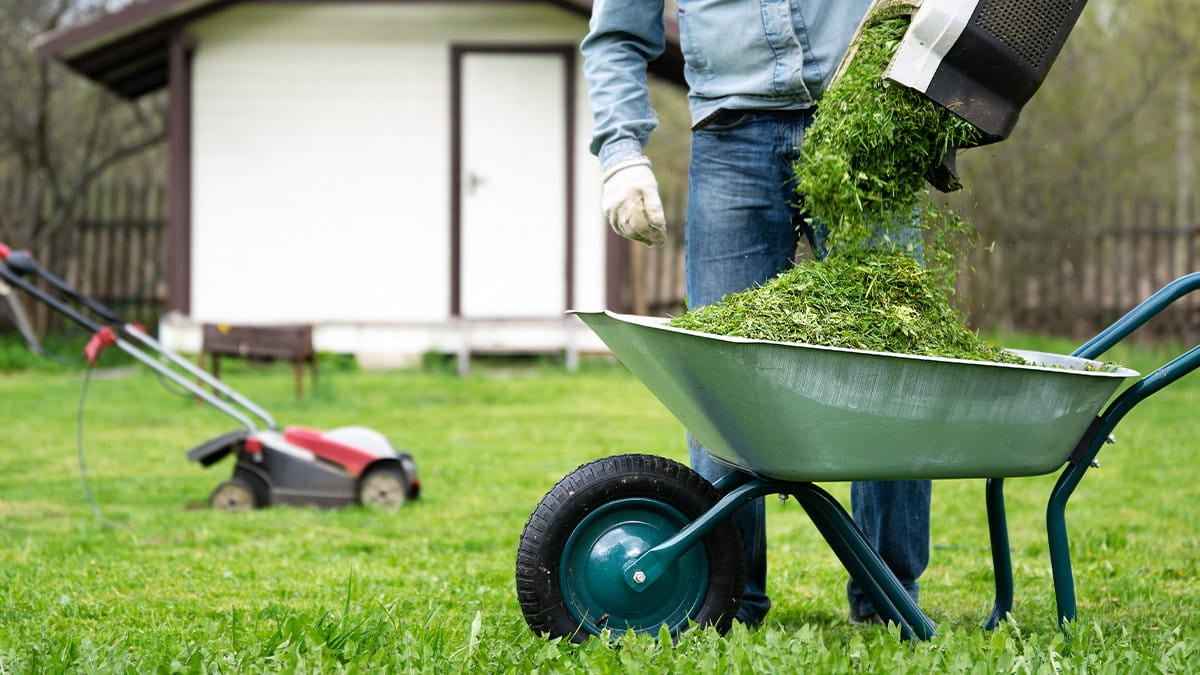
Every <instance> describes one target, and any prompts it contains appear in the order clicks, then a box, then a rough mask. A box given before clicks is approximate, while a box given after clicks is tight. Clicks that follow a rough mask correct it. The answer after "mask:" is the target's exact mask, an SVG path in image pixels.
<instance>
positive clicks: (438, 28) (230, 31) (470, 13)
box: [190, 3, 605, 351]
mask: <svg viewBox="0 0 1200 675" xmlns="http://www.w3.org/2000/svg"><path fill="white" fill-rule="evenodd" d="M585 30H586V22H585V21H584V20H583V19H582V18H580V17H576V16H573V15H570V14H568V13H566V12H564V11H562V10H558V9H557V8H554V7H552V6H549V5H546V6H538V5H530V4H521V5H513V6H507V7H506V6H489V5H479V4H465V5H462V6H455V5H447V4H441V3H439V4H430V5H422V4H408V3H398V4H388V3H366V4H355V5H349V4H342V3H336V4H334V3H330V4H306V3H301V4H297V5H283V4H275V3H269V4H245V5H238V6H235V7H233V8H231V9H229V10H227V11H224V12H221V13H219V14H217V15H214V16H213V17H210V18H207V19H204V20H202V21H200V22H197V23H196V24H194V25H193V26H191V28H190V32H191V36H192V38H193V40H194V44H195V45H196V49H195V55H194V61H193V91H192V100H193V111H192V124H193V141H192V149H193V168H192V172H193V192H192V204H193V213H192V316H191V319H192V321H194V322H196V323H202V322H225V323H257V324H263V323H277V322H311V323H316V324H318V325H320V326H323V327H324V328H325V330H324V331H323V332H322V331H320V330H319V331H318V335H317V338H318V341H319V342H320V341H321V340H322V335H324V336H326V337H325V338H324V339H325V341H326V344H318V348H320V349H331V350H338V351H358V350H360V349H362V348H364V345H366V344H368V343H371V344H375V343H378V342H379V341H380V339H382V338H381V337H380V336H382V335H391V334H394V333H395V332H396V330H397V326H403V325H406V324H411V325H412V326H413V331H410V332H412V334H411V335H409V336H408V337H407V338H405V339H390V340H387V339H384V340H383V341H384V342H385V343H388V344H394V345H396V346H397V348H402V349H404V350H412V349H416V350H417V351H421V350H423V349H427V348H437V347H438V346H439V345H438V344H437V343H439V342H444V341H445V340H447V339H450V338H447V337H445V335H444V333H445V331H442V333H443V337H438V331H436V330H431V329H430V326H431V325H438V324H444V323H445V322H447V320H448V319H449V304H450V298H449V294H450V276H449V261H450V239H449V227H450V213H449V207H450V200H451V194H450V177H449V172H450V126H449V124H450V99H451V92H450V85H451V81H450V65H451V55H450V46H451V44H461V43H471V44H489V45H491V44H504V43H518V44H530V43H552V44H570V45H577V44H578V42H579V40H580V39H581V38H582V36H583V33H584V31H585ZM576 65H577V71H578V74H577V78H576V92H575V98H576V120H575V124H576V130H577V133H576V139H575V146H576V147H575V150H574V152H575V167H576V186H577V187H576V189H577V192H576V196H575V200H576V201H575V227H576V231H575V241H576V250H575V272H576V278H575V303H574V305H575V306H576V307H584V308H588V309H595V308H600V307H603V306H604V299H605V279H604V233H605V225H604V223H603V220H602V218H601V216H600V206H599V189H600V177H599V170H598V164H597V162H596V159H595V158H594V157H592V156H591V155H590V154H589V153H588V152H587V143H588V138H589V136H590V129H591V116H590V113H589V110H588V106H587V100H586V85H585V83H584V81H583V77H582V69H581V66H582V64H581V62H580V60H579V59H578V58H577V60H576ZM547 105H552V106H561V105H562V103H561V98H555V99H554V100H552V101H548V102H547ZM517 215H518V217H519V214H517ZM506 243H507V245H508V246H510V247H511V248H509V249H508V250H501V251H496V255H499V256H505V257H507V258H509V259H511V260H513V261H514V264H536V261H532V260H523V259H522V244H523V242H522V241H520V240H517V239H515V238H514V239H510V240H508V241H507V242H506ZM464 273H466V274H469V273H470V270H464ZM372 326H378V327H379V328H380V331H379V333H380V335H379V336H373V337H369V336H364V333H363V332H364V331H370V330H371V327H372ZM384 329H386V330H384ZM422 336H424V337H422ZM401 343H406V344H405V345H404V346H403V347H401ZM442 346H445V345H442ZM585 346H586V345H585ZM380 349H382V350H384V351H386V350H387V347H380Z"/></svg>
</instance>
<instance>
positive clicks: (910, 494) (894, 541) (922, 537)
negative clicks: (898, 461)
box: [846, 480, 933, 620]
mask: <svg viewBox="0 0 1200 675" xmlns="http://www.w3.org/2000/svg"><path fill="white" fill-rule="evenodd" d="M932 486H933V484H932V482H931V481H927V480H901V481H870V482H856V483H851V484H850V508H851V511H852V512H853V515H854V522H855V523H857V524H858V526H859V528H861V529H862V531H863V533H864V534H865V535H866V536H867V539H868V540H870V542H871V546H873V547H874V548H875V550H876V551H878V552H879V555H880V557H882V558H883V561H884V562H885V563H887V566H888V568H889V569H891V570H892V573H893V574H895V575H896V578H897V579H899V580H900V583H901V584H902V585H903V586H904V590H905V591H906V592H907V593H908V595H909V597H911V598H912V599H913V602H916V601H917V596H918V583H917V579H919V578H920V576H921V574H922V573H923V572H924V571H925V567H926V566H927V565H928V564H929V504H930V496H931V494H932ZM846 590H847V595H848V597H849V600H850V615H851V619H852V620H862V619H868V618H870V617H871V616H872V615H874V614H875V613H876V612H875V607H874V606H872V605H871V601H870V600H868V599H867V597H866V596H865V595H864V594H863V592H862V589H860V588H859V586H858V584H857V583H855V581H854V580H853V579H851V580H850V582H849V583H848V584H847V589H846Z"/></svg>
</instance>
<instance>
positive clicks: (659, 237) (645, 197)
mask: <svg viewBox="0 0 1200 675" xmlns="http://www.w3.org/2000/svg"><path fill="white" fill-rule="evenodd" d="M600 202H601V204H602V205H603V206H604V216H605V217H606V218H608V224H609V226H611V227H612V229H613V230H614V231H616V233H617V234H619V235H621V236H622V237H625V238H626V239H632V240H634V241H640V242H642V243H643V244H647V245H649V246H655V247H658V246H662V245H663V244H665V243H666V242H667V217H666V216H665V215H663V205H662V199H660V198H659V196H658V181H657V180H655V179H654V172H653V171H651V170H650V160H649V159H646V158H645V157H639V158H637V159H631V160H629V161H626V162H621V163H620V164H618V165H616V166H614V167H613V168H611V169H609V170H608V171H607V172H606V173H605V174H604V195H603V196H602V197H601V199H600Z"/></svg>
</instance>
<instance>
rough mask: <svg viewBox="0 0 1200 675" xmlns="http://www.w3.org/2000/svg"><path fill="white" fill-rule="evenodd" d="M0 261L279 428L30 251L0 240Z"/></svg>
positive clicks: (96, 346) (92, 346)
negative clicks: (54, 272) (51, 268)
mask: <svg viewBox="0 0 1200 675" xmlns="http://www.w3.org/2000/svg"><path fill="white" fill-rule="evenodd" d="M0 262H3V263H4V264H5V265H7V267H8V268H9V270H10V272H11V273H12V274H16V275H20V276H25V275H28V274H33V275H35V276H37V277H38V278H40V279H43V280H44V281H46V282H47V283H49V284H50V285H51V286H53V287H54V288H55V289H57V290H58V291H60V292H61V293H63V294H64V295H67V296H68V297H70V298H71V299H72V300H74V301H76V302H78V303H80V304H81V305H83V306H85V307H87V308H88V309H90V310H91V311H92V312H94V313H95V314H96V315H98V316H99V317H100V318H102V319H104V321H105V322H107V323H110V324H113V325H114V326H116V327H117V328H118V329H119V330H120V331H121V333H123V334H125V335H126V336H129V337H131V338H133V339H134V340H137V342H138V343H140V344H141V345H143V346H144V347H148V348H150V349H152V350H154V351H155V352H157V353H158V354H159V355H160V356H162V357H164V358H166V359H168V360H170V361H171V362H172V363H174V364H175V365H176V366H178V367H180V368H182V369H183V370H186V371H187V372H188V374H189V375H192V376H194V377H196V378H198V379H200V380H202V381H203V382H204V383H205V384H207V385H208V386H210V387H212V388H213V389H214V390H216V391H218V392H220V393H221V394H222V395H223V396H225V397H226V398H228V399H230V400H232V401H234V402H236V403H237V404H238V405H240V406H242V407H243V408H245V409H246V410H248V411H250V412H251V413H253V414H254V415H255V416H256V417H258V418H259V419H261V420H262V421H263V422H264V423H265V424H266V425H267V427H268V428H270V429H278V428H279V426H278V424H277V423H276V422H275V418H274V417H272V416H271V414H270V413H268V412H267V411H266V410H264V409H263V408H262V406H259V405H258V404H256V403H254V402H253V401H251V400H250V399H248V398H246V397H245V396H243V395H242V394H240V393H238V392H237V391H235V390H234V389H233V388H232V387H230V386H229V385H227V384H225V383H224V382H221V381H220V380H218V379H217V378H215V377H213V376H212V375H211V374H210V373H208V372H207V371H205V370H204V369H203V368H200V367H198V366H196V365H194V364H192V363H191V362H189V361H188V360H186V359H184V358H182V357H180V356H179V355H178V354H175V353H173V352H171V351H168V350H167V349H165V348H164V347H163V346H162V344H161V343H159V342H158V341H157V340H155V339H154V338H153V337H151V336H150V335H149V334H147V333H146V332H145V330H144V329H143V328H142V327H141V326H138V325H135V324H132V323H130V322H128V321H126V320H125V319H123V318H121V317H120V316H118V315H117V313H116V312H115V311H113V310H112V309H110V308H108V307H106V306H105V305H103V304H101V303H100V302H98V301H96V300H94V299H92V298H91V297H88V296H87V295H84V294H83V293H81V292H79V291H78V290H76V289H75V288H74V287H73V286H71V285H70V284H68V283H67V282H66V281H64V280H63V279H60V278H59V277H57V276H55V275H54V274H51V273H50V272H49V271H47V270H46V269H45V268H43V267H42V266H41V265H39V264H38V263H37V261H36V260H34V259H33V255H32V254H30V253H29V252H28V251H14V250H12V249H11V248H9V247H8V246H6V245H5V244H4V243H2V242H0ZM26 290H27V291H28V289H26ZM29 292H30V293H32V291H29ZM34 295H35V297H38V299H40V300H43V301H47V302H49V301H48V300H47V298H46V297H45V296H43V295H40V294H34ZM51 307H53V308H54V309H56V310H58V311H59V312H61V313H63V314H66V315H67V316H69V317H70V318H72V319H74V320H75V321H76V322H77V323H78V322H79V321H80V319H83V318H84V317H82V316H80V315H78V314H76V313H75V312H73V311H72V310H70V308H67V307H66V306H64V305H61V304H59V305H53V304H52V305H51ZM92 325H95V324H92ZM85 327H87V328H88V330H91V331H92V332H93V333H94V334H96V335H98V334H99V333H98V328H92V327H90V326H87V325H85ZM104 344H105V343H104V341H102V340H101V341H97V340H96V339H95V337H94V338H93V340H92V341H90V342H89V343H88V345H89V346H88V349H87V353H88V355H89V359H91V360H92V361H94V360H95V355H98V353H99V350H100V349H103V346H104ZM107 344H118V343H107ZM125 344H128V343H125ZM123 349H124V350H125V351H129V349H127V348H123ZM189 385H191V383H188V385H185V388H187V389H188V390H189V391H192V392H193V393H195V392H196V390H197V389H200V387H195V386H189ZM218 407H220V408H221V409H222V410H225V407H224V406H218ZM235 417H236V418H237V419H238V421H242V420H243V417H242V416H241V415H237V416H235ZM243 423H244V422H243ZM251 427H252V428H253V425H251Z"/></svg>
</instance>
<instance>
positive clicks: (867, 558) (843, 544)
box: [624, 476, 935, 640]
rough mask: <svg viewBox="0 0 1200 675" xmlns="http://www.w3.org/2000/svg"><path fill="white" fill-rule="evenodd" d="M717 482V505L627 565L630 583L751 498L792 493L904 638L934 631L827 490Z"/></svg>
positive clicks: (666, 564)
mask: <svg viewBox="0 0 1200 675" xmlns="http://www.w3.org/2000/svg"><path fill="white" fill-rule="evenodd" d="M717 487H718V489H719V490H720V491H722V492H724V491H725V490H728V492H725V494H724V495H723V496H722V497H721V500H720V501H719V502H717V504H716V505H715V506H713V508H711V509H709V510H708V511H707V512H705V513H704V515H702V516H701V517H699V518H697V519H696V520H694V521H692V522H691V523H689V524H688V525H687V526H685V527H684V528H683V529H682V530H680V531H679V532H677V533H676V534H675V535H674V536H672V537H670V538H668V539H667V540H666V541H664V542H662V543H661V544H659V545H657V546H655V547H654V548H651V549H650V550H648V551H646V552H645V553H643V554H642V555H641V556H639V557H638V558H637V559H636V560H633V561H630V563H629V564H628V565H626V566H625V570H624V576H625V581H626V583H627V584H629V587H630V588H632V589H634V590H642V589H644V588H648V587H650V586H651V585H652V584H653V583H654V581H655V580H657V579H658V578H659V576H661V575H662V574H664V573H665V572H666V570H667V569H669V568H670V566H671V564H672V563H673V562H674V561H675V560H677V559H678V558H679V556H681V555H682V554H683V553H684V552H685V551H687V550H688V549H689V548H691V546H692V545H693V544H694V543H695V542H696V541H698V540H699V539H700V538H702V537H703V536H704V535H705V534H706V533H707V532H708V530H709V529H710V528H712V527H713V526H714V524H715V523H717V522H719V521H721V520H722V519H724V518H728V517H731V516H732V515H733V513H734V512H735V511H737V510H738V509H739V508H741V507H742V506H745V505H746V504H747V503H749V502H750V501H751V500H753V499H756V498H758V497H762V496H763V495H767V494H790V495H792V496H793V497H795V498H796V501H797V502H799V503H800V505H801V506H802V507H803V508H804V511H805V512H806V513H807V514H808V517H809V518H810V519H811V520H812V521H813V524H814V525H816V526H817V530H818V531H819V532H820V533H821V535H822V536H823V537H824V538H825V541H826V542H828V544H829V547H830V548H831V549H833V552H834V554H835V555H837V556H838V559H839V560H841V562H842V565H844V566H845V567H846V570H847V571H848V572H849V573H850V575H851V576H853V577H854V579H855V581H857V582H858V584H859V586H860V587H861V588H862V589H863V593H865V594H866V596H867V598H868V599H870V600H871V604H872V605H874V606H875V609H876V611H878V612H879V615H880V616H882V617H883V618H885V619H888V620H891V621H894V622H896V624H897V625H899V626H900V635H901V637H903V638H904V639H908V640H911V639H913V638H917V639H921V640H928V639H929V638H931V637H933V634H934V628H935V626H934V623H933V622H932V621H930V620H929V617H927V616H925V613H924V612H922V611H921V609H920V608H919V607H917V604H916V603H915V602H913V600H912V598H910V597H908V593H907V592H906V591H905V590H904V587H903V586H902V585H901V584H900V580H899V579H897V578H896V575H895V574H893V573H892V570H891V569H889V568H888V566H887V564H886V563H885V562H884V561H883V558H881V557H880V556H879V553H877V552H876V551H875V549H874V548H872V547H871V543H870V542H869V541H867V537H866V535H864V534H863V533H862V530H860V529H859V528H858V526H857V525H855V524H854V519H853V518H851V517H850V514H849V513H847V512H846V509H844V508H842V505H841V504H840V503H838V501H837V500H836V499H834V498H833V496H832V495H830V494H829V493H828V492H826V491H825V490H822V489H821V488H819V487H817V486H816V485H813V484H812V483H791V482H784V481H771V480H763V479H756V478H750V477H749V476H746V477H745V478H744V479H743V477H738V478H732V479H729V480H727V481H719V482H718V485H717Z"/></svg>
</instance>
